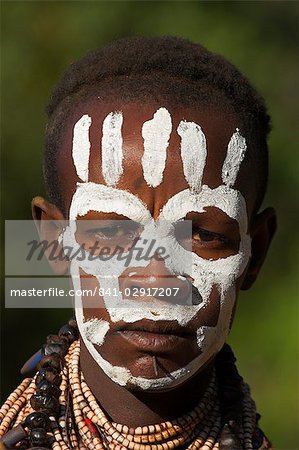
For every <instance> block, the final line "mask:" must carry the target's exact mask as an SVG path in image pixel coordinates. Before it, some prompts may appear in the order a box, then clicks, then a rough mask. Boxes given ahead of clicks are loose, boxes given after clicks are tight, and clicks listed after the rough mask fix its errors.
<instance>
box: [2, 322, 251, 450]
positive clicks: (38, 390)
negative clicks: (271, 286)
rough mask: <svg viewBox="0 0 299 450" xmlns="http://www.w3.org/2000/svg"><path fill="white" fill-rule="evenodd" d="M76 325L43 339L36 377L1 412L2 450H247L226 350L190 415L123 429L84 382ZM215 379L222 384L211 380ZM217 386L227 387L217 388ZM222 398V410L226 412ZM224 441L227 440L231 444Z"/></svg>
mask: <svg viewBox="0 0 299 450" xmlns="http://www.w3.org/2000/svg"><path fill="white" fill-rule="evenodd" d="M74 325H75V324H74V322H73V321H70V322H69V325H68V326H64V327H62V329H61V330H60V332H59V336H55V335H54V336H53V335H51V336H49V337H48V339H47V344H46V345H45V346H44V347H43V349H42V351H41V357H42V356H43V357H42V359H41V361H40V362H39V364H38V366H37V368H38V372H37V374H36V375H35V376H34V377H33V378H26V379H25V380H24V381H23V382H22V383H21V384H20V385H19V386H18V387H17V389H16V390H15V391H14V392H13V393H12V394H11V395H10V396H9V397H8V399H7V401H6V402H5V403H4V405H3V407H2V408H1V410H0V420H1V421H2V423H1V425H0V436H3V438H2V440H1V441H0V449H1V442H2V445H3V446H7V447H10V448H11V446H15V445H16V446H17V447H16V448H19V449H28V448H33V447H34V448H39V449H41V448H52V449H54V450H70V449H76V450H78V449H80V450H83V449H86V450H87V449H95V450H104V449H111V450H126V449H129V450H172V449H187V450H197V449H198V450H199V449H201V450H212V449H213V450H216V449H217V450H218V449H220V450H221V449H230V448H233V449H234V450H239V449H246V450H251V449H253V445H252V436H253V432H254V429H255V426H256V422H257V420H256V409H255V404H254V402H253V400H252V399H251V397H250V392H249V388H248V386H247V385H246V384H245V383H244V382H243V380H242V378H241V377H240V376H239V375H238V373H237V372H236V368H235V365H234V361H235V359H234V357H233V356H232V352H231V350H230V348H229V347H228V346H225V348H224V349H223V350H222V351H221V356H220V357H219V358H218V360H219V361H218V368H217V364H216V369H217V371H216V372H217V373H216V372H215V370H214V373H213V376H212V378H211V381H210V383H209V385H208V387H207V389H206V391H205V393H204V395H203V397H202V398H201V401H200V402H199V404H198V405H197V406H196V407H195V408H194V409H193V410H192V411H190V412H189V413H187V414H184V415H183V416H181V417H179V418H178V419H176V420H172V421H167V422H163V423H160V424H155V425H149V426H144V427H138V428H129V427H127V426H125V425H121V424H117V423H114V422H111V421H110V420H109V418H108V417H107V416H106V414H105V413H104V411H103V410H102V408H101V407H100V405H99V404H98V402H97V401H96V399H95V397H94V396H93V394H92V392H91V390H90V389H89V387H88V385H87V384H86V382H85V380H84V376H83V373H82V372H81V370H80V365H79V359H80V341H79V340H78V339H77V337H78V334H77V330H76V328H75V326H74ZM67 344H68V345H70V346H69V348H68V345H67ZM34 357H35V358H36V355H34ZM29 361H30V360H29ZM62 361H63V364H62ZM31 364H32V363H31ZM27 365H28V363H27ZM29 365H30V364H29ZM59 372H60V373H59ZM228 372H229V377H228V378H229V380H228V383H226V381H225V374H227V373H228ZM219 374H220V375H221V374H222V377H221V378H222V379H219V380H217V378H219ZM221 384H224V385H225V388H224V389H223V386H222V391H220V388H221ZM225 397H228V399H227V398H226V401H227V400H229V402H228V404H229V407H228V408H225V407H224V403H225ZM9 430H10V431H9ZM228 441H232V444H231V445H232V446H231V447H230V446H227V444H228ZM7 447H3V448H7Z"/></svg>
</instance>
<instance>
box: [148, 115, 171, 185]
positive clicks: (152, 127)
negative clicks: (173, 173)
mask: <svg viewBox="0 0 299 450" xmlns="http://www.w3.org/2000/svg"><path fill="white" fill-rule="evenodd" d="M171 129H172V123H171V116H170V114H169V112H168V111H167V109H165V108H160V109H158V111H156V112H155V114H154V117H153V119H152V120H149V121H148V122H145V123H144V124H143V127H142V137H143V139H144V154H143V157H142V167H143V174H144V179H145V181H146V182H147V184H148V185H149V186H152V187H157V186H159V184H160V183H161V182H162V178H163V172H164V169H165V162H166V150H167V147H168V141H169V138H170V133H171Z"/></svg>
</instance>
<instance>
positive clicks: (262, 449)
mask: <svg viewBox="0 0 299 450" xmlns="http://www.w3.org/2000/svg"><path fill="white" fill-rule="evenodd" d="M252 448H253V450H274V449H273V447H272V445H271V443H270V441H269V439H268V438H267V437H266V436H265V434H264V433H263V431H262V430H261V429H260V428H258V427H256V428H255V430H254V432H253V435H252Z"/></svg>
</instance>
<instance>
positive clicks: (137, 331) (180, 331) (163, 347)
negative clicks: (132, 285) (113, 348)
mask: <svg viewBox="0 0 299 450" xmlns="http://www.w3.org/2000/svg"><path fill="white" fill-rule="evenodd" d="M116 333H117V334H118V335H119V336H121V337H122V338H123V339H124V340H125V341H127V342H128V343H129V344H130V345H132V346H133V347H135V348H137V349H139V350H140V351H146V352H149V353H151V352H152V353H167V352H171V351H173V350H174V348H177V347H178V346H181V345H184V344H186V341H191V340H192V339H194V333H191V332H188V331H186V329H184V328H183V327H181V326H179V325H178V324H176V323H175V322H168V321H157V322H154V321H152V320H147V319H146V320H142V321H137V322H134V323H129V324H128V323H126V324H124V325H122V326H120V327H119V328H118V329H117V330H116Z"/></svg>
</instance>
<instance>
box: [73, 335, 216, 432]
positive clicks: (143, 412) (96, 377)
mask: <svg viewBox="0 0 299 450" xmlns="http://www.w3.org/2000/svg"><path fill="white" fill-rule="evenodd" d="M80 365H81V370H82V372H83V374H84V377H85V380H86V382H87V384H88V386H89V388H90V389H91V391H92V392H93V394H94V396H95V398H96V399H97V401H98V403H99V404H100V405H101V407H102V408H103V409H104V410H105V411H106V413H107V415H108V416H110V419H111V420H112V421H113V422H117V423H120V424H125V425H127V426H128V427H132V428H136V427H138V426H145V425H150V424H155V423H159V422H164V421H167V420H173V419H175V418H177V417H180V416H181V415H183V414H185V413H187V412H188V411H190V410H192V409H193V408H194V407H195V406H196V405H197V404H198V403H199V401H200V399H201V397H202V395H203V393H204V391H205V389H206V387H207V385H208V383H209V381H210V379H211V375H212V369H213V362H210V363H209V364H208V365H206V366H205V367H204V368H203V370H201V371H200V373H198V374H196V375H195V376H194V377H192V378H191V379H190V380H188V381H186V382H185V383H183V384H182V385H181V386H178V387H176V388H175V389H172V390H169V391H165V392H151V393H149V392H140V391H130V390H128V389H126V388H124V387H123V386H120V385H118V384H116V383H114V382H113V381H112V380H111V379H110V378H108V377H107V375H106V374H105V373H104V372H103V371H102V369H101V368H100V367H99V366H98V364H97V363H96V362H95V361H94V359H93V358H92V356H91V355H90V353H89V352H88V350H87V349H86V347H85V345H84V343H83V342H82V341H81V353H80Z"/></svg>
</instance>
